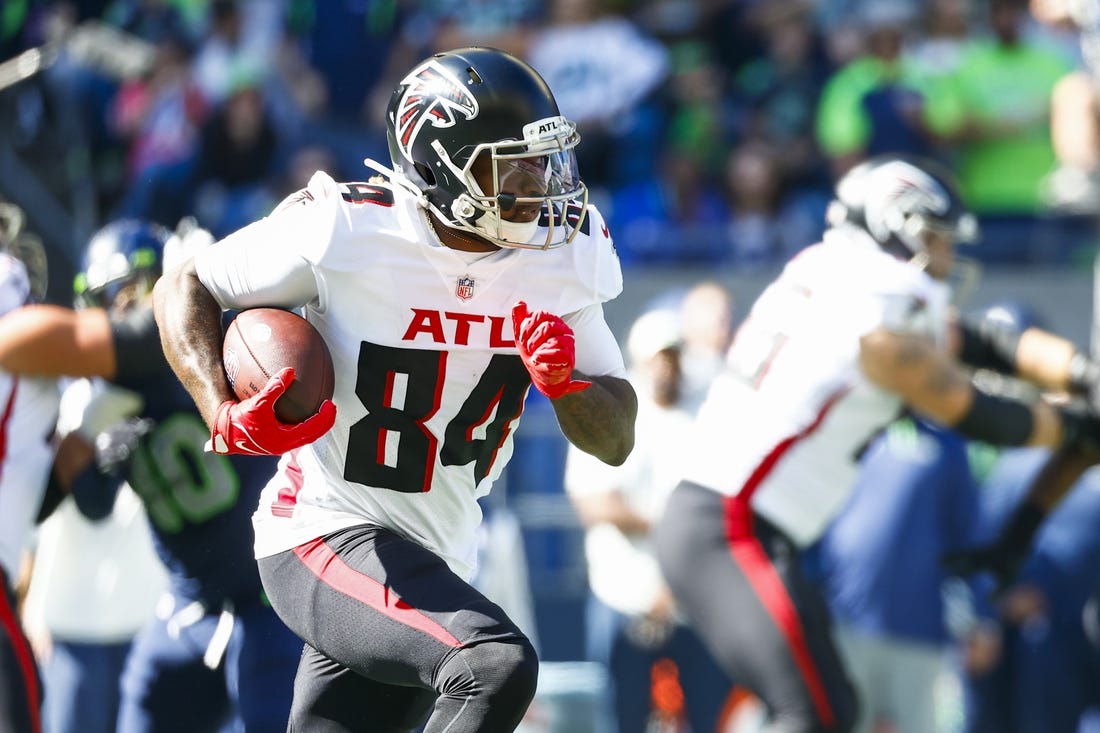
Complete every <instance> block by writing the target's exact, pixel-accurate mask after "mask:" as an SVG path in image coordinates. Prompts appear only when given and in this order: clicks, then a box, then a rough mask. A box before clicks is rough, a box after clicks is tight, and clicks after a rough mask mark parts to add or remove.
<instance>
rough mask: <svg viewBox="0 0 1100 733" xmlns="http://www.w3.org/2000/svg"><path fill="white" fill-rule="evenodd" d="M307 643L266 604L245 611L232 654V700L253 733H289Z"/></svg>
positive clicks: (228, 676) (228, 653)
mask: <svg viewBox="0 0 1100 733" xmlns="http://www.w3.org/2000/svg"><path fill="white" fill-rule="evenodd" d="M301 655H302V640H301V639H299V638H298V637H297V636H296V635H295V634H294V632H292V631H291V630H290V629H288V628H287V627H286V625H285V624H284V623H283V622H282V620H281V619H279V617H278V615H276V613H275V611H274V610H273V609H272V608H271V607H270V606H267V605H263V604H260V603H256V604H253V605H252V606H250V607H248V608H245V609H240V610H239V611H238V613H237V617H236V620H235V623H234V627H233V637H232V639H231V640H230V643H229V647H228V649H227V650H226V657H225V665H226V669H225V673H226V680H227V685H228V687H229V691H230V696H231V697H232V698H233V699H234V700H235V702H236V706H235V707H236V708H237V709H238V710H239V711H240V716H241V719H242V721H243V723H244V727H245V730H246V731H248V732H249V733H266V732H267V731H272V732H273V733H283V731H285V730H286V724H287V720H288V718H289V717H290V697H291V694H292V692H293V689H294V675H295V673H296V671H297V669H298V660H299V658H300V657H301Z"/></svg>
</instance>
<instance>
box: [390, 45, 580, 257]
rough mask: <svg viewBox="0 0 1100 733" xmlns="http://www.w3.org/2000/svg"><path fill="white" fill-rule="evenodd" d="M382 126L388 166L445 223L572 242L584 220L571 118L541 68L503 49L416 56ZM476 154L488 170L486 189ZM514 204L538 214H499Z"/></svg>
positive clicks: (524, 241)
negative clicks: (477, 173)
mask: <svg viewBox="0 0 1100 733" xmlns="http://www.w3.org/2000/svg"><path fill="white" fill-rule="evenodd" d="M386 132H387V138H388V141H389V150H390V158H391V160H392V161H393V167H394V169H395V170H398V171H400V172H401V173H402V174H404V176H405V177H406V178H408V179H409V181H411V182H412V184H413V185H414V186H416V188H418V189H419V190H420V191H421V192H422V193H423V194H424V196H425V198H426V199H427V204H428V207H429V209H430V210H431V211H432V212H433V213H434V214H435V216H436V217H438V218H439V219H440V220H441V221H443V222H445V223H446V224H447V226H449V227H452V228H455V229H460V230H465V231H468V232H471V233H473V234H476V235H478V236H480V237H483V238H485V239H487V240H489V241H490V242H492V243H494V244H496V245H498V246H501V247H523V248H528V249H548V248H551V247H557V246H560V245H562V244H565V243H567V242H569V241H571V240H572V239H573V237H574V236H575V235H576V232H577V230H578V228H579V227H580V225H581V223H582V221H583V218H584V212H585V204H586V203H587V198H588V191H587V189H586V188H585V186H584V184H583V183H582V182H581V180H580V176H579V174H578V171H577V160H576V156H575V153H574V150H573V149H574V148H575V147H576V145H577V143H578V142H579V141H580V135H579V134H578V133H577V128H576V125H575V124H574V123H572V122H570V121H569V120H567V119H565V118H564V117H562V116H561V113H560V112H559V111H558V105H557V102H556V101H555V100H554V96H553V94H552V93H551V92H550V88H549V87H548V86H547V85H546V82H545V81H544V80H543V79H542V77H540V76H539V75H538V73H537V72H535V70H534V69H532V68H531V67H530V66H528V65H527V64H526V63H524V62H523V61H520V60H519V59H517V58H516V57H514V56H511V55H509V54H507V53H505V52H503V51H499V50H496V49H491V48H463V49H458V50H455V51H448V52H445V53H439V54H436V55H434V56H432V57H430V58H428V59H427V60H425V61H423V62H421V63H420V64H419V65H417V66H416V67H415V68H414V69H413V70H412V71H410V72H409V73H408V74H407V75H406V76H405V78H404V79H402V80H401V83H400V84H398V85H397V88H396V89H395V90H394V92H393V96H392V97H391V98H390V103H389V108H388V110H387V112H386ZM475 163H477V165H478V167H479V169H484V170H485V171H488V173H487V174H483V175H487V176H489V177H490V182H489V184H488V186H487V189H486V190H483V189H482V186H481V185H480V184H479V183H478V181H476V180H475V177H474V172H473V168H474V165H475ZM574 200H576V201H575V203H574V205H572V206H569V205H568V204H569V203H570V202H571V201H574ZM513 207H519V208H520V210H521V211H522V210H523V209H524V208H530V209H533V213H536V214H537V215H535V216H533V217H529V218H531V219H532V220H531V221H527V222H521V221H507V220H506V219H504V218H503V217H502V216H501V214H502V212H506V211H509V210H511V209H512V208H513ZM540 227H544V228H545V229H546V233H545V236H543V235H541V234H539V236H538V237H537V238H536V234H537V233H538V230H539V228H540Z"/></svg>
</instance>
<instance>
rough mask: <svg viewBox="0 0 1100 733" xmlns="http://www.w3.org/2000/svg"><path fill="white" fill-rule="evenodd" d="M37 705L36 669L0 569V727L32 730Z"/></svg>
mask: <svg viewBox="0 0 1100 733" xmlns="http://www.w3.org/2000/svg"><path fill="white" fill-rule="evenodd" d="M41 704H42V682H41V679H40V677H39V675H38V668H37V666H36V665H35V662H34V656H33V654H32V653H31V647H30V643H29V642H28V641H27V637H26V636H24V635H23V632H22V630H21V629H20V627H19V620H18V617H17V616H16V613H15V604H14V599H13V597H12V596H11V594H10V593H9V592H8V591H7V588H6V581H5V580H4V574H3V572H0V730H15V731H19V730H34V729H35V728H34V727H35V726H38V725H40V720H41V718H40V713H41V711H40V707H41Z"/></svg>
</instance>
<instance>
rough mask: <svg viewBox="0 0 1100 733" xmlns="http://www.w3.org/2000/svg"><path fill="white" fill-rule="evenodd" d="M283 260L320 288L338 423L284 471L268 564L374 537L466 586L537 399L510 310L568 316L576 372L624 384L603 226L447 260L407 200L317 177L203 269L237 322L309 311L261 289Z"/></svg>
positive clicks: (267, 522)
mask: <svg viewBox="0 0 1100 733" xmlns="http://www.w3.org/2000/svg"><path fill="white" fill-rule="evenodd" d="M574 213H578V212H574ZM539 236H540V233H538V232H536V234H535V235H534V237H533V240H532V241H534V240H535V239H537V238H538V237H539ZM541 236H543V237H545V231H543V232H541ZM250 258H251V260H252V261H253V262H255V263H256V267H255V268H254V269H251V270H250V269H249V265H248V264H247V262H246V261H247V260H249V259H250ZM272 258H273V259H276V260H279V259H283V260H285V259H287V258H296V259H297V261H298V262H302V261H304V262H305V263H308V268H309V270H310V271H311V272H312V277H313V279H314V281H315V283H316V288H315V290H314V291H313V292H314V293H315V297H312V299H310V300H309V302H307V303H306V304H305V308H304V315H305V316H306V318H308V320H309V321H310V322H311V323H313V324H314V325H315V326H316V327H317V328H318V330H319V331H320V332H321V334H322V335H323V336H324V338H325V341H326V343H327V344H328V346H329V348H330V350H331V352H332V358H333V363H334V365H335V367H336V388H335V396H334V398H333V399H334V402H335V403H336V407H337V416H336V425H335V427H333V429H332V430H331V431H329V432H328V433H327V434H326V435H325V436H323V437H322V438H321V439H319V440H318V441H316V442H315V443H313V444H311V445H309V446H306V447H303V448H301V449H299V450H296V451H294V452H292V453H290V454H287V455H285V456H284V457H283V458H282V460H281V462H280V467H279V471H278V473H277V475H276V476H275V478H274V479H273V480H272V481H271V483H270V484H269V485H268V486H267V488H266V490H265V491H264V494H263V497H262V499H261V503H260V507H259V509H258V511H257V513H256V515H255V527H256V552H257V556H258V557H263V556H266V555H270V554H274V553H277V552H281V551H283V550H286V549H289V548H292V547H295V546H297V545H299V544H301V543H302V542H305V541H307V540H309V539H312V538H315V537H318V536H321V535H323V534H326V533H328V532H332V531H335V530H337V529H340V528H343V527H348V526H352V525H356V524H362V523H373V524H378V525H381V526H383V527H387V528H390V529H392V530H394V531H396V532H398V533H400V534H402V535H404V536H406V537H409V538H410V539H412V540H414V541H416V542H418V543H421V544H423V545H424V546H426V547H428V548H429V549H431V550H433V551H434V552H436V553H438V554H439V555H441V556H442V557H443V558H444V559H446V560H447V562H448V563H449V564H450V566H451V567H452V569H454V570H455V571H456V572H458V573H459V574H460V575H462V576H463V577H469V575H470V574H471V573H472V571H473V568H474V560H475V553H476V530H477V525H478V523H479V522H480V520H481V510H480V507H479V506H478V504H477V502H476V498H477V497H479V496H482V495H484V494H486V493H488V491H489V489H490V486H491V485H492V482H493V481H494V480H495V479H496V478H497V477H498V476H499V475H500V473H501V470H502V469H503V467H504V465H505V464H506V463H507V462H508V459H509V457H510V456H511V453H512V434H513V432H514V431H515V429H516V427H517V426H518V423H519V418H520V414H521V413H522V411H523V404H524V400H525V398H526V395H527V390H528V386H529V384H530V379H529V377H528V374H527V371H526V369H525V368H524V366H523V363H522V362H521V360H520V358H519V356H518V353H517V351H516V347H515V343H514V340H513V329H512V320H511V310H512V306H513V305H514V304H515V303H516V302H517V301H520V300H523V301H526V302H527V304H528V306H529V307H530V308H531V310H536V309H544V310H547V311H550V312H552V313H557V314H560V315H562V317H563V318H565V320H566V321H567V322H568V323H569V324H570V325H571V326H572V327H573V328H574V331H575V333H576V338H577V369H579V370H581V371H582V372H585V373H588V374H593V375H602V374H615V375H620V376H621V375H624V374H625V370H624V368H623V361H622V355H621V353H620V352H619V350H618V346H617V344H616V342H615V339H614V336H613V335H612V334H611V332H610V330H609V329H608V328H607V325H606V323H605V322H604V320H603V315H602V305H601V304H602V303H603V302H604V301H606V300H609V299H611V298H613V297H615V296H616V295H618V293H619V292H620V290H621V289H622V273H621V271H620V268H619V262H618V257H617V255H616V253H615V250H614V246H613V244H612V241H611V238H610V236H609V234H608V231H607V228H606V227H605V225H604V223H603V219H602V218H601V217H600V215H599V213H598V212H597V211H596V210H595V209H594V208H592V207H590V208H589V210H588V215H587V224H586V225H585V226H584V227H583V229H582V231H581V232H580V233H579V234H578V236H577V238H576V239H575V240H574V241H573V242H572V243H571V244H568V245H566V246H564V247H561V248H558V249H553V250H548V251H536V250H518V249H505V250H500V251H498V252H493V253H467V252H458V251H455V250H452V249H449V248H447V247H443V246H441V245H439V244H438V240H437V239H436V237H435V235H434V234H433V232H432V231H431V229H430V227H429V224H428V222H427V220H426V219H425V216H424V214H423V210H422V209H421V208H420V207H419V206H418V204H417V200H416V197H415V196H414V195H413V194H412V193H411V192H409V191H407V190H405V189H404V188H401V187H400V186H390V185H389V184H374V183H345V184H337V183H336V182H334V181H333V180H332V179H331V178H329V177H328V176H327V175H325V174H321V173H319V174H317V175H315V176H314V178H313V179H312V180H311V181H310V185H309V186H308V188H307V189H304V190H303V191H302V192H300V193H299V194H298V195H296V196H294V197H291V199H288V201H287V202H284V204H283V205H282V206H280V207H279V209H277V210H276V212H275V213H273V214H272V215H271V216H269V217H268V218H266V219H264V220H261V221H259V222H256V223H254V224H252V225H250V226H248V227H246V228H244V229H242V230H241V231H239V232H237V233H235V234H233V235H231V236H230V237H228V238H226V239H225V240H223V242H221V243H220V244H218V245H216V246H213V247H210V248H208V249H207V250H205V251H203V252H201V253H200V254H199V255H198V256H197V258H196V267H197V270H198V273H199V276H200V278H201V279H202V281H203V282H204V284H206V285H207V287H208V288H209V289H210V290H211V292H212V293H213V294H214V295H215V297H216V298H218V300H219V302H221V303H222V305H223V306H225V307H241V306H244V305H255V304H257V299H256V297H255V294H256V293H257V292H261V293H263V294H264V299H263V300H264V302H266V303H267V304H283V305H297V304H298V303H294V302H289V303H288V302H285V301H280V294H279V293H278V288H274V289H272V288H271V287H269V284H267V283H263V282H255V281H257V280H263V277H262V276H260V275H257V274H256V273H258V272H259V271H260V270H261V269H264V268H265V267H267V268H268V269H270V267H269V263H264V262H263V260H268V259H272ZM242 260H243V261H245V262H242ZM300 276H301V270H300V269H298V270H295V275H294V277H293V278H284V279H288V280H289V279H298V280H299V282H300ZM250 280H251V281H253V282H246V281H250ZM290 300H292V301H293V300H299V301H301V300H302V299H301V294H300V293H295V295H294V297H292V298H290Z"/></svg>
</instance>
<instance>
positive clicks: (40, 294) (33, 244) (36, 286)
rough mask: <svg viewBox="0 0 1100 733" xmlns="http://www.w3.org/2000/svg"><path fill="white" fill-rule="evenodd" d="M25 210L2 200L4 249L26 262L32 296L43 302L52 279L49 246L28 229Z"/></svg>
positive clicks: (0, 217)
mask: <svg viewBox="0 0 1100 733" xmlns="http://www.w3.org/2000/svg"><path fill="white" fill-rule="evenodd" d="M25 222H26V217H25V216H24V214H23V209H21V208H19V207H18V206H16V205H15V204H12V203H9V202H7V201H0V252H6V253H8V254H10V255H11V256H13V257H15V258H16V259H18V260H19V261H20V262H22V263H23V266H24V268H25V270H26V276H27V279H28V282H29V285H30V299H31V300H33V301H35V302H42V301H43V300H44V299H45V298H46V285H47V283H48V281H49V261H48V258H47V256H46V248H45V247H44V246H43V244H42V240H41V239H40V238H39V237H38V235H36V234H32V233H31V232H28V231H26V229H24V224H25Z"/></svg>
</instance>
